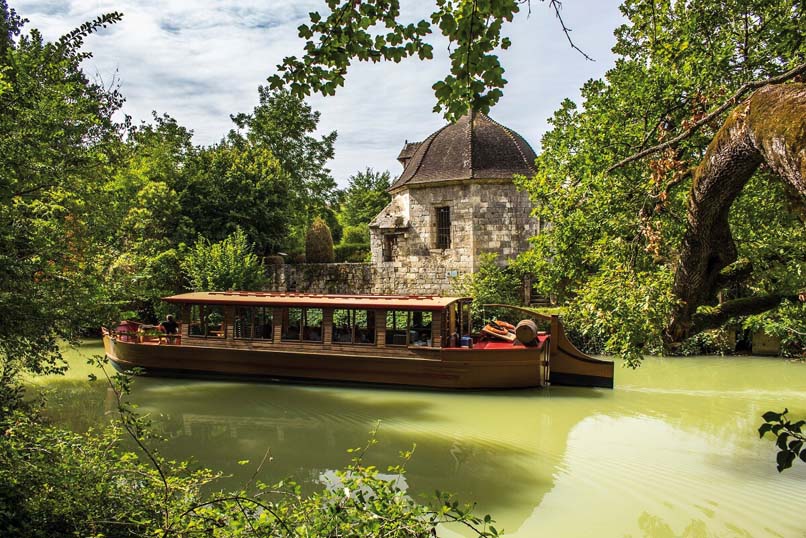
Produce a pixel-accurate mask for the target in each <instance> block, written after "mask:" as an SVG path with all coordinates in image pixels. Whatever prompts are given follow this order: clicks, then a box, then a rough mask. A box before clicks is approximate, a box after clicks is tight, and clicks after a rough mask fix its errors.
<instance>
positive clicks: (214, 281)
mask: <svg viewBox="0 0 806 538" xmlns="http://www.w3.org/2000/svg"><path fill="white" fill-rule="evenodd" d="M181 265H182V270H183V271H184V272H185V274H186V275H187V278H188V282H189V284H190V287H191V289H193V290H194V291H211V290H257V289H261V288H262V287H263V286H264V285H265V283H266V274H265V271H264V269H263V265H262V264H261V263H260V259H259V258H258V257H257V256H256V255H255V254H254V252H253V251H252V245H251V244H249V242H248V241H247V239H246V234H245V233H244V231H243V230H241V229H240V228H238V229H237V230H235V232H234V233H232V234H231V235H229V236H228V237H227V238H226V239H224V240H223V241H219V242H218V243H210V241H208V240H207V239H204V238H203V237H200V238H199V240H198V241H197V242H196V244H195V245H194V246H193V248H192V249H191V250H190V252H189V253H188V254H187V255H186V256H185V258H184V259H183V260H182V264H181Z"/></svg>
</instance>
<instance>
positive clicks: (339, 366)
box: [104, 292, 613, 389]
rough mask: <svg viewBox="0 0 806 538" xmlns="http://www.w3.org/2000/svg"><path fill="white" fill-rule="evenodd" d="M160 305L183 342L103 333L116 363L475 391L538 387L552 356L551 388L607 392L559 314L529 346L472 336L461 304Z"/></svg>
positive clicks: (299, 298)
mask: <svg viewBox="0 0 806 538" xmlns="http://www.w3.org/2000/svg"><path fill="white" fill-rule="evenodd" d="M165 300H166V301H167V302H169V303H173V304H176V305H178V306H179V307H180V308H181V310H182V316H181V318H182V319H183V320H187V321H186V322H185V323H184V324H183V326H182V330H181V334H180V335H179V336H180V338H172V339H170V340H169V341H167V340H166V339H165V338H164V337H161V336H160V335H158V334H157V335H153V334H152V335H150V336H149V335H148V333H147V334H146V335H142V334H141V335H138V337H137V338H134V339H133V338H131V330H130V328H127V331H126V337H125V338H124V337H121V336H118V335H117V334H116V333H112V334H107V335H106V336H105V337H104V346H105V349H106V354H107V356H108V357H109V358H110V359H111V360H112V361H113V362H114V363H116V364H117V365H118V366H120V367H123V368H126V369H128V368H133V367H141V368H145V369H146V370H148V371H169V372H174V373H184V374H188V373H213V374H223V375H236V376H245V377H269V378H283V379H304V380H325V381H339V382H361V383H388V384H396V385H409V386H419V387H431V388H455V389H473V388H522V387H539V386H543V385H545V384H546V383H547V382H548V380H549V375H550V369H553V368H554V365H553V363H554V355H555V354H556V355H557V357H558V360H559V361H560V364H561V365H562V366H563V367H564V370H563V369H561V370H560V375H559V376H558V379H557V381H558V382H563V383H566V384H580V385H590V386H612V380H613V364H612V363H611V362H605V361H598V360H596V359H593V358H590V357H587V356H585V355H583V354H582V353H580V352H578V351H576V348H574V347H573V346H572V345H571V344H570V342H568V341H567V339H566V338H565V336H564V334H563V332H562V327H561V325H560V324H559V321H558V320H557V319H556V317H553V318H551V333H538V334H537V335H535V341H534V342H531V343H530V344H532V345H531V346H524V345H522V344H520V343H518V342H515V343H509V342H500V341H495V340H492V339H487V338H483V337H480V336H477V337H470V332H471V327H472V322H471V315H470V302H471V300H470V299H468V298H460V297H431V296H369V295H304V294H277V293H261V292H196V293H186V294H182V295H175V296H172V297H167V298H166V299H165ZM555 338H557V339H558V340H561V341H562V342H564V345H560V346H558V345H557V343H556V342H555ZM132 340H133V341H132ZM568 346H570V347H568ZM574 352H575V353H574ZM552 376H553V374H552Z"/></svg>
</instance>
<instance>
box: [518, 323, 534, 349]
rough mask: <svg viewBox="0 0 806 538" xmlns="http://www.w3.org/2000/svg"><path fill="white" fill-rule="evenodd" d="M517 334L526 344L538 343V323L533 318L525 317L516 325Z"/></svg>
mask: <svg viewBox="0 0 806 538" xmlns="http://www.w3.org/2000/svg"><path fill="white" fill-rule="evenodd" d="M515 336H516V337H517V338H518V341H520V343H522V344H523V345H525V346H536V345H537V324H536V323H535V322H534V321H532V320H531V319H523V320H521V321H519V322H518V325H516V326H515Z"/></svg>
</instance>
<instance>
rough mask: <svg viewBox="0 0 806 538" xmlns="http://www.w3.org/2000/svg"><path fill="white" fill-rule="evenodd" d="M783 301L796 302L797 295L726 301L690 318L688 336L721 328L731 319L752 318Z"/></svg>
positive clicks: (765, 296)
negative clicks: (690, 323)
mask: <svg viewBox="0 0 806 538" xmlns="http://www.w3.org/2000/svg"><path fill="white" fill-rule="evenodd" d="M785 299H789V300H792V301H797V300H798V296H797V295H781V294H770V295H759V296H755V297H743V298H741V299H733V300H731V301H726V302H724V303H722V304H720V305H719V306H717V307H715V308H713V309H710V310H709V311H708V312H698V313H696V314H694V316H692V322H693V323H692V327H691V332H690V333H689V336H692V335H694V334H697V333H700V332H702V331H707V330H709V329H716V328H717V327H721V326H722V325H723V324H724V323H725V322H727V321H728V320H729V319H731V318H735V317H739V316H752V315H754V314H761V313H762V312H767V311H768V310H772V309H773V308H775V307H777V306H778V305H780V304H781V302H783V301H784V300H785Z"/></svg>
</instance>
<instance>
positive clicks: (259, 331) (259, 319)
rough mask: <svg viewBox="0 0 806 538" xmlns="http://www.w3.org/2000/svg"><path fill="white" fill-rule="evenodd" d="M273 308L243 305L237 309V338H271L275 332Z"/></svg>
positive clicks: (235, 325)
mask: <svg viewBox="0 0 806 538" xmlns="http://www.w3.org/2000/svg"><path fill="white" fill-rule="evenodd" d="M272 321H273V319H272V309H271V307H268V306H241V307H238V308H236V309H235V323H234V329H235V338H256V339H260V340H271V339H272V337H273V333H274V324H273V323H272Z"/></svg>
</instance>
